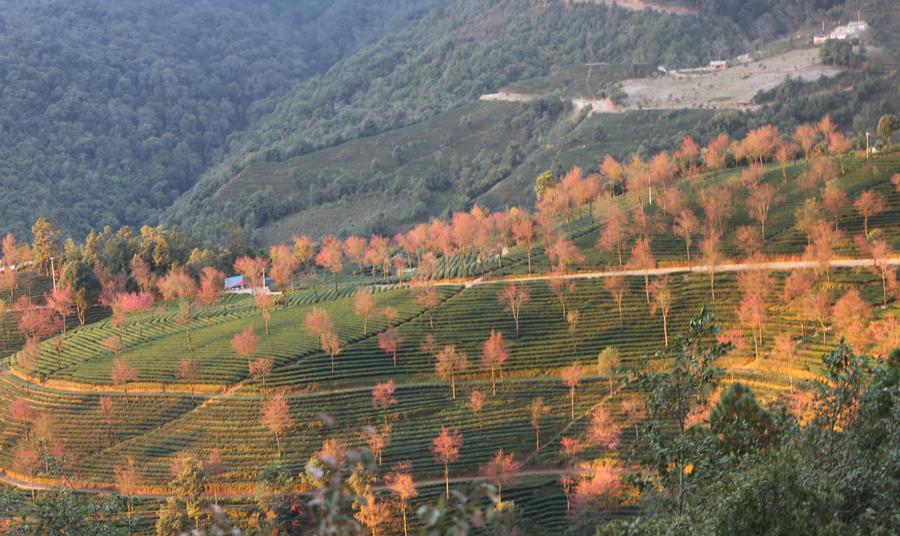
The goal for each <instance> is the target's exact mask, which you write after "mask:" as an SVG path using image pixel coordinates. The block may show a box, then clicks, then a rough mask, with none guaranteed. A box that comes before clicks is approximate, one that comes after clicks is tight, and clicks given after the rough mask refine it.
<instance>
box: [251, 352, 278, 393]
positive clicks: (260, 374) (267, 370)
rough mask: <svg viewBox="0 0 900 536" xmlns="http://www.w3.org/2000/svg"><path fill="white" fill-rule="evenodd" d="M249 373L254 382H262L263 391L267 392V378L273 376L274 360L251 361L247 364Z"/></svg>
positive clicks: (262, 358) (266, 358)
mask: <svg viewBox="0 0 900 536" xmlns="http://www.w3.org/2000/svg"><path fill="white" fill-rule="evenodd" d="M247 372H248V373H249V374H250V378H251V379H252V380H253V381H257V382H258V381H260V380H262V386H263V391H265V390H266V378H268V377H269V375H270V374H272V359H271V358H268V357H258V358H256V359H253V360H251V361H250V362H249V363H248V364H247Z"/></svg>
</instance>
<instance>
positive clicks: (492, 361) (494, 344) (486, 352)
mask: <svg viewBox="0 0 900 536" xmlns="http://www.w3.org/2000/svg"><path fill="white" fill-rule="evenodd" d="M508 357H509V349H508V348H507V346H506V341H504V340H503V333H501V332H499V331H497V330H494V329H492V330H491V335H490V337H488V339H487V340H486V341H484V344H483V345H482V351H481V365H482V367H484V368H486V369H488V370H489V371H490V373H491V394H493V395H496V394H497V382H496V378H495V371H497V370H498V369H499V371H500V381H503V363H506V359H507V358H508Z"/></svg>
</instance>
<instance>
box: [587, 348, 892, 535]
mask: <svg viewBox="0 0 900 536" xmlns="http://www.w3.org/2000/svg"><path fill="white" fill-rule="evenodd" d="M823 361H824V365H825V374H824V377H823V378H822V379H821V380H820V381H818V382H816V383H815V384H814V385H813V386H812V396H811V397H809V398H808V399H804V397H803V396H796V397H795V399H794V401H793V402H794V403H793V404H792V406H793V407H792V408H791V409H792V411H793V412H794V413H795V414H796V417H795V416H792V415H791V414H789V413H788V411H787V408H786V407H783V408H780V409H776V410H775V411H774V412H771V413H770V412H765V411H764V410H761V409H760V408H759V407H758V406H757V405H756V404H755V402H753V401H752V398H751V397H752V393H749V389H746V388H744V387H743V386H741V388H740V389H735V388H737V387H738V386H739V385H740V384H734V385H733V386H732V389H729V390H728V391H726V392H725V393H723V395H722V399H721V401H720V403H719V405H718V406H717V407H715V408H713V409H712V411H711V412H710V417H709V426H708V427H707V426H695V427H692V428H690V429H689V430H688V431H687V433H686V434H685V435H684V439H683V440H682V441H680V442H677V443H673V444H669V445H663V444H660V445H658V447H659V448H658V449H656V450H655V452H656V454H657V455H660V454H662V455H665V454H669V455H673V456H676V457H681V458H682V460H683V463H684V467H685V470H684V471H683V474H682V475H681V477H682V478H681V479H680V482H681V484H682V486H683V488H682V489H683V491H682V493H680V494H679V493H676V494H670V493H664V491H666V489H665V488H656V489H654V487H653V486H647V487H645V489H644V493H643V496H644V502H643V515H641V516H639V517H637V518H635V519H633V520H628V521H619V522H615V523H609V524H606V525H601V526H600V527H599V528H597V530H596V533H597V534H598V535H608V534H610V535H611V534H710V535H712V534H738V535H740V534H748V535H749V534H798V535H802V534H841V535H845V534H897V533H898V532H900V514H898V510H897V497H898V496H900V428H898V426H897V425H898V422H900V350H894V352H893V353H892V354H891V356H890V357H889V358H888V359H887V360H886V362H884V363H882V364H878V365H874V366H873V365H872V364H871V362H872V361H871V359H869V358H867V357H864V356H858V355H855V354H853V353H852V351H851V350H850V349H849V348H848V347H847V346H846V345H844V344H841V345H840V346H838V348H836V349H835V350H834V351H833V352H831V353H830V354H827V355H825V356H824V357H823ZM736 391H741V392H740V393H737V392H736ZM748 393H749V397H748ZM735 395H737V396H735ZM729 398H730V401H728V400H726V399H729ZM741 398H743V400H750V401H751V403H746V402H741V401H740V399H741ZM736 399H737V400H736ZM728 405H730V408H727V407H723V406H728ZM806 420H809V422H808V423H805V422H804V421H806ZM801 423H802V424H803V425H801ZM736 446H739V448H736ZM667 447H668V448H669V449H670V450H668V451H667V450H666V448H667ZM645 483H646V482H645ZM660 492H662V493H660Z"/></svg>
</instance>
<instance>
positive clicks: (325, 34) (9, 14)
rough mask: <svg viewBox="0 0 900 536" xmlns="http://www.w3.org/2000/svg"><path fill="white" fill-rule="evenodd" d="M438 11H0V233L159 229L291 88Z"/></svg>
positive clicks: (378, 5) (158, 7)
mask: <svg viewBox="0 0 900 536" xmlns="http://www.w3.org/2000/svg"><path fill="white" fill-rule="evenodd" d="M435 3H436V2H435V1H434V0H381V1H379V2H369V1H364V0H303V1H300V2H290V1H285V0H265V1H262V2H244V1H240V0H210V1H206V2H179V1H174V0H162V1H157V2H151V3H147V2H138V1H135V0H89V1H84V2H65V1H59V0H39V1H31V2H4V3H3V5H2V7H0V84H2V87H3V106H0V139H2V143H0V215H2V218H0V229H2V230H3V231H6V230H13V231H15V232H16V233H18V234H21V235H27V229H28V228H29V227H30V224H31V222H33V221H34V220H35V219H36V217H37V216H47V217H50V218H51V219H52V220H53V221H55V222H56V223H57V224H58V225H59V226H60V227H61V228H62V229H63V230H64V231H65V232H67V233H74V234H76V235H78V236H83V235H84V234H85V233H86V232H87V231H88V230H89V229H90V228H100V227H102V226H104V225H112V226H118V225H123V224H131V225H135V224H140V223H153V222H154V221H155V220H156V219H157V217H158V214H159V213H160V211H161V210H162V209H164V208H166V207H168V206H169V205H170V204H171V203H172V202H173V201H174V200H175V199H176V198H177V197H178V196H179V195H180V194H181V193H182V192H184V191H185V190H187V189H188V188H190V187H191V186H192V185H193V183H194V181H195V180H196V178H197V177H198V176H199V175H200V174H201V173H203V171H204V170H205V169H206V168H207V167H208V166H210V165H211V164H213V163H215V162H217V161H218V160H219V159H220V158H221V157H222V155H223V154H224V153H225V152H226V151H227V149H228V145H229V143H228V141H229V137H230V136H232V135H233V134H234V133H236V132H239V131H241V130H242V129H244V128H246V127H247V126H248V125H250V124H253V123H254V122H255V121H256V120H258V119H259V118H260V117H262V116H264V115H265V114H266V113H267V112H269V111H271V110H272V109H273V108H274V106H275V104H276V102H277V100H278V98H279V97H280V96H282V95H284V94H286V93H288V92H289V91H290V90H291V88H293V87H294V86H295V85H296V84H297V83H298V82H299V81H302V80H303V79H305V78H307V77H309V76H310V75H314V74H316V73H320V72H323V71H325V70H326V69H328V68H329V67H330V66H331V65H332V64H333V63H334V62H335V61H337V60H339V59H340V58H342V57H344V56H346V55H347V54H349V53H351V52H353V51H355V50H356V49H358V48H359V47H360V46H361V45H363V44H366V43H368V42H371V41H372V40H374V39H375V38H377V37H379V36H380V35H381V34H383V33H386V32H387V33H389V32H391V31H394V30H396V29H398V28H401V27H403V26H404V25H406V24H408V22H409V21H410V20H413V19H414V18H416V17H417V16H420V15H421V14H422V12H423V10H424V9H425V8H427V7H429V6H430V5H433V4H435Z"/></svg>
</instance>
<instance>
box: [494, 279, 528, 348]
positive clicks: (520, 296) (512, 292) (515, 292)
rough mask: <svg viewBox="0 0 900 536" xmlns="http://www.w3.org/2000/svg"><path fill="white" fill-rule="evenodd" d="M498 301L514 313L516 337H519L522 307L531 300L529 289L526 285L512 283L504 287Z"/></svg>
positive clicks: (498, 295)
mask: <svg viewBox="0 0 900 536" xmlns="http://www.w3.org/2000/svg"><path fill="white" fill-rule="evenodd" d="M497 299H498V300H499V301H500V304H501V305H503V306H505V307H506V310H507V311H509V312H510V313H512V315H513V321H514V322H515V324H516V337H518V336H519V315H520V313H521V311H522V306H523V305H525V304H526V303H528V301H529V300H530V299H531V294H529V293H528V289H527V288H525V286H524V285H516V284H514V283H511V284H509V285H507V286H505V287H503V290H501V291H500V292H499V293H498V294H497Z"/></svg>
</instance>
